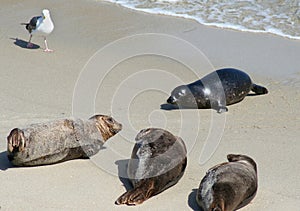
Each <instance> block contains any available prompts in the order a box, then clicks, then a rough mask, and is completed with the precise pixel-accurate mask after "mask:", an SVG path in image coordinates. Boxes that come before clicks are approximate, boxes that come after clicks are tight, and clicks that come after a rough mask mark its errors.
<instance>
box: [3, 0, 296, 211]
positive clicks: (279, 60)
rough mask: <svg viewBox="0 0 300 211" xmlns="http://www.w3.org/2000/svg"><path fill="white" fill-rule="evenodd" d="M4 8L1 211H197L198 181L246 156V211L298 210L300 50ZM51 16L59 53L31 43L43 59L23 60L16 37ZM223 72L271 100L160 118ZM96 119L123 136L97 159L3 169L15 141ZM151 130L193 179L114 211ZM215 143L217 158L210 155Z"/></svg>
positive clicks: (168, 24)
mask: <svg viewBox="0 0 300 211" xmlns="http://www.w3.org/2000/svg"><path fill="white" fill-rule="evenodd" d="M0 4H1V7H0V25H1V28H0V48H1V52H0V62H1V70H0V72H1V77H0V89H1V92H0V140H1V142H0V181H1V191H0V210H37V209H39V210H83V209H84V210H199V208H198V207H197V205H196V201H195V191H196V189H197V188H198V186H199V183H200V181H201V179H202V178H203V177H204V175H205V172H206V171H207V170H208V169H209V168H210V167H212V166H214V165H216V164H218V163H221V162H224V161H226V155H227V154H229V153H241V154H247V155H249V156H251V157H252V158H253V159H254V160H255V161H256V162H257V165H258V182H259V188H258V191H257V195H256V197H255V198H254V200H253V201H252V202H251V203H250V204H249V205H248V206H246V207H244V208H242V209H241V210H245V211H256V210H272V211H277V210H278V211H279V210H298V209H299V205H300V182H299V175H300V168H299V161H298V159H300V156H299V151H300V143H299V136H300V130H299V129H300V126H299V125H300V111H299V108H298V107H299V105H300V91H299V87H300V69H299V67H300V60H299V55H300V41H299V40H291V39H286V38H282V37H279V36H274V35H269V34H259V33H257V34H256V33H245V32H239V31H234V30H227V29H219V28H214V27H206V26H203V25H201V24H199V23H197V22H196V21H192V20H188V19H183V18H175V17H169V16H163V15H151V14H146V13H142V12H136V11H132V10H129V9H126V8H123V7H120V6H118V5H115V4H111V3H107V2H104V1H89V0H86V1H82V0H81V1H80V0H75V1H70V0H65V1H59V0H53V1H51V2H50V1H40V0H28V1H26V2H25V1H22V2H20V1H17V0H2V1H1V3H0ZM43 8H48V9H49V10H50V11H51V15H52V19H53V22H54V24H55V29H54V32H53V33H52V34H51V35H49V37H48V38H47V40H48V45H49V47H50V48H52V49H53V50H54V52H52V53H44V52H43V49H44V42H43V39H42V38H41V37H33V40H32V42H33V43H34V44H36V45H38V46H40V48H38V47H37V48H35V49H27V48H26V47H25V46H26V44H27V41H28V38H29V35H28V32H27V31H26V30H25V28H24V26H21V25H20V23H22V22H27V21H29V20H30V18H31V17H32V16H34V15H39V14H40V12H41V10H42V9H43ZM221 67H235V68H239V69H242V70H244V71H246V72H247V73H248V74H249V75H251V78H252V79H253V81H254V82H255V83H257V84H261V85H264V86H265V87H267V88H268V90H269V94H267V95H261V96H248V97H246V98H245V99H244V100H243V101H242V102H241V103H238V104H235V105H232V106H229V107H228V109H229V111H228V112H227V113H226V114H221V115H220V114H217V113H216V111H213V110H210V109H207V110H172V111H168V110H163V109H160V105H161V104H164V103H165V101H166V99H167V97H168V95H169V94H170V92H171V90H172V89H173V88H174V87H176V86H178V85H180V84H183V83H190V82H192V81H195V80H197V79H198V78H201V77H203V76H204V75H205V74H207V73H209V72H211V71H213V70H215V69H217V68H221ZM94 113H101V114H109V115H112V116H113V117H114V118H115V119H116V120H118V121H119V122H121V123H122V124H123V125H124V127H123V130H122V131H121V132H120V133H119V134H117V135H116V136H114V137H113V138H111V139H110V140H109V141H108V142H107V143H106V144H105V147H106V148H105V149H103V150H101V151H100V152H99V153H98V154H97V155H96V156H95V157H93V158H92V159H87V160H73V161H68V162H64V163H60V164H56V165H49V166H40V167H33V168H16V167H13V166H11V164H10V163H9V161H8V160H7V157H6V147H7V145H6V137H7V136H8V134H9V132H10V130H11V129H13V128H15V127H19V128H22V127H26V125H29V124H32V123H37V122H43V121H49V120H53V119H59V118H66V117H71V116H75V117H80V118H88V117H89V116H92V115H93V114H94ZM150 126H151V127H164V128H166V129H167V130H169V131H170V132H172V133H173V134H175V135H178V136H180V137H181V138H182V139H183V140H184V141H185V143H186V145H187V148H188V166H187V169H186V171H185V174H184V176H183V177H182V179H181V180H180V181H179V183H178V184H176V185H175V186H173V187H171V188H169V189H168V190H166V191H164V192H162V193H161V194H159V195H157V196H155V197H153V198H151V199H149V200H148V201H146V202H145V203H143V204H142V205H139V206H136V207H128V206H117V205H115V204H114V201H115V200H116V199H117V198H118V197H119V196H120V195H121V194H123V193H124V192H125V190H126V189H125V187H124V184H123V183H122V181H121V180H120V178H119V177H118V175H119V174H122V169H123V168H124V163H126V162H127V159H128V158H129V157H130V154H131V150H132V147H133V144H134V138H135V135H136V134H137V133H138V131H139V130H141V129H143V128H146V127H150ZM211 140H212V141H213V142H211ZM209 143H214V146H213V147H209V149H208V148H206V147H207V146H209ZM207 144H208V145H207ZM203 149H205V150H204V151H203ZM214 149H215V150H214ZM205 153H208V154H205Z"/></svg>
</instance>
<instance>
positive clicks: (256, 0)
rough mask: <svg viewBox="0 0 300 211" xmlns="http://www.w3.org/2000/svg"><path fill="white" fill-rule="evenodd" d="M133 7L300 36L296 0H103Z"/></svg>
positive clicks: (299, 6) (208, 22)
mask: <svg viewBox="0 0 300 211" xmlns="http://www.w3.org/2000/svg"><path fill="white" fill-rule="evenodd" d="M107 1H110V2H113V3H117V4H120V5H122V6H124V7H127V8H131V9H134V10H139V11H144V12H147V13H153V14H163V15H171V16H177V17H183V18H189V19H194V20H196V21H198V22H200V23H201V24H204V25H209V26H216V27H221V28H230V29H235V30H240V31H248V32H257V33H272V34H276V35H279V36H282V37H287V38H291V39H300V1H299V0H273V1H264V0H232V1H228V0H107Z"/></svg>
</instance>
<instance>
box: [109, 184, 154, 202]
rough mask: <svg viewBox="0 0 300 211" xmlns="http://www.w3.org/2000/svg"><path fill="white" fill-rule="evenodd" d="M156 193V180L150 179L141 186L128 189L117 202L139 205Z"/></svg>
mask: <svg viewBox="0 0 300 211" xmlns="http://www.w3.org/2000/svg"><path fill="white" fill-rule="evenodd" d="M153 195H154V181H153V180H148V181H147V182H146V183H143V184H142V185H141V186H138V187H135V188H134V189H132V190H129V191H127V192H126V193H124V194H123V195H121V196H120V197H119V198H118V199H117V200H116V201H115V204H117V205H120V204H127V205H138V204H141V203H143V202H144V201H146V200H147V199H149V198H150V197H151V196H153Z"/></svg>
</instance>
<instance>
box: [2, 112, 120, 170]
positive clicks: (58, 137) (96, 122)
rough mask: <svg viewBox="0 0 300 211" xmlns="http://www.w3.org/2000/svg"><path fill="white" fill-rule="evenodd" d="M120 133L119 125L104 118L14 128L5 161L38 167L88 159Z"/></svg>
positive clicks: (111, 119)
mask: <svg viewBox="0 0 300 211" xmlns="http://www.w3.org/2000/svg"><path fill="white" fill-rule="evenodd" d="M121 129H122V125H121V124H120V123H118V122H117V121H116V120H114V119H113V118H112V117H110V116H105V115H95V116H93V117H91V118H90V119H89V120H86V121H83V120H81V119H76V120H72V119H61V120H55V121H51V122H46V123H38V124H32V125H30V126H29V127H27V128H25V129H19V128H15V129H13V130H12V131H11V132H10V134H9V136H8V137H7V154H8V159H9V160H10V161H11V163H12V164H13V165H15V166H37V165H46V164H54V163H58V162H63V161H66V160H71V159H76V158H88V157H90V156H92V155H94V154H96V153H97V152H98V151H99V150H100V149H101V147H102V145H103V144H104V143H105V141H106V140H108V139H109V138H110V137H112V136H114V135H115V134H117V133H118V132H119V131H120V130H121Z"/></svg>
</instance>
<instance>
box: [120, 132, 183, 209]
mask: <svg viewBox="0 0 300 211" xmlns="http://www.w3.org/2000/svg"><path fill="white" fill-rule="evenodd" d="M135 140H136V144H135V145H134V148H133V151H132V155H131V159H130V161H129V163H128V168H127V173H128V177H129V179H130V182H131V183H132V185H133V189H132V190H129V191H127V192H126V193H124V194H123V195H121V196H120V197H119V198H118V199H117V200H116V202H115V203H116V204H127V205H137V204H141V203H143V202H144V201H145V200H147V199H149V198H150V197H152V196H154V195H156V194H158V193H160V192H162V191H164V190H166V189H167V188H169V187H171V186H172V185H175V184H176V183H177V182H178V181H179V179H180V178H181V177H182V175H183V173H184V170H185V167H186V165H187V158H186V147H185V144H184V142H183V141H182V139H181V138H179V137H176V136H174V135H172V134H171V133H170V132H168V131H166V130H163V129H158V128H148V129H144V130H141V131H140V132H139V134H138V135H137V136H136V138H135Z"/></svg>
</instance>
